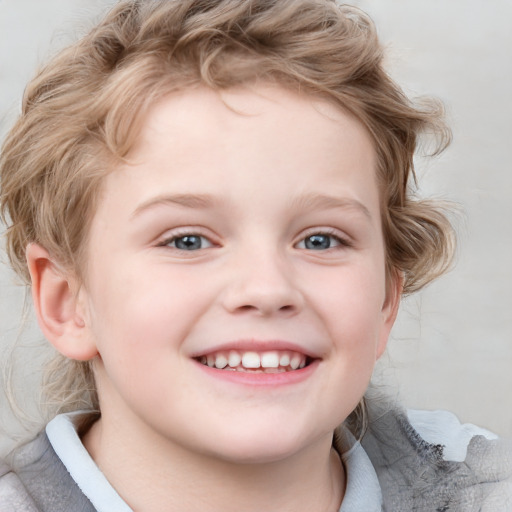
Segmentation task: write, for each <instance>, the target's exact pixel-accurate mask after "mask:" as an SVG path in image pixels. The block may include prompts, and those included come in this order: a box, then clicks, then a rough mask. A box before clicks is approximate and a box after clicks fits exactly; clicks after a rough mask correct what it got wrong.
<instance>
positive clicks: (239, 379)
mask: <svg viewBox="0 0 512 512" xmlns="http://www.w3.org/2000/svg"><path fill="white" fill-rule="evenodd" d="M196 364H197V365H198V366H199V368H200V369H201V370H202V371H204V372H205V373H206V374H207V375H209V376H211V377H214V378H216V379H221V380H224V381H228V382H233V383H235V384H241V385H246V386H286V385H291V384H297V383H299V382H303V381H305V380H306V379H308V378H309V377H310V376H311V375H312V374H313V372H314V371H315V370H316V369H317V367H318V364H319V360H318V359H317V360H315V361H313V362H312V363H310V364H309V365H308V366H305V367H304V368H301V369H300V370H291V371H287V372H281V373H263V372H262V373H256V372H239V371H230V370H219V369H217V368H210V367H209V366H206V365H204V364H202V363H199V362H196Z"/></svg>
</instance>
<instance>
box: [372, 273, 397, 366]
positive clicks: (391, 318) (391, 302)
mask: <svg viewBox="0 0 512 512" xmlns="http://www.w3.org/2000/svg"><path fill="white" fill-rule="evenodd" d="M403 286H404V276H403V274H402V273H401V272H398V271H395V272H392V273H391V274H390V276H389V278H388V283H387V284H386V299H385V301H384V304H383V306H382V312H381V314H382V326H381V331H380V338H379V343H378V345H377V359H379V358H380V357H381V356H382V354H383V353H384V350H386V346H387V344H388V339H389V334H390V332H391V329H392V327H393V325H394V323H395V320H396V316H397V315H398V308H399V306H400V299H401V298H402V290H403Z"/></svg>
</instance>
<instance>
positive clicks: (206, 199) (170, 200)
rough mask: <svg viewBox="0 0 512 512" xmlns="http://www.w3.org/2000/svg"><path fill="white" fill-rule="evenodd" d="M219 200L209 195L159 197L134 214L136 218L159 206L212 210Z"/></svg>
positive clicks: (142, 206)
mask: <svg viewBox="0 0 512 512" xmlns="http://www.w3.org/2000/svg"><path fill="white" fill-rule="evenodd" d="M217 202H218V200H216V199H215V198H214V197H213V196H210V195H208V194H173V195H162V196H157V197H153V198H151V199H149V200H148V201H145V202H144V203H142V204H140V205H139V206H138V207H137V208H136V209H135V210H134V212H133V213H132V215H131V217H132V218H133V217H136V216H138V215H140V214H141V213H143V212H145V211H147V210H151V209H153V208H155V207H157V206H165V205H169V206H176V205H177V206H184V207H186V208H211V207H212V206H214V205H215V204H216V203H217Z"/></svg>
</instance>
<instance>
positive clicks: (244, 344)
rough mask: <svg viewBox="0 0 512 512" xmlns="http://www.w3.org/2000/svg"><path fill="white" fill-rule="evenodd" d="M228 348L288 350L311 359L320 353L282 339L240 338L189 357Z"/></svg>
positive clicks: (255, 350) (267, 350) (225, 350)
mask: <svg viewBox="0 0 512 512" xmlns="http://www.w3.org/2000/svg"><path fill="white" fill-rule="evenodd" d="M230 350H238V351H240V352H249V351H251V352H270V351H272V350H289V351H291V352H298V353H299V354H304V355H306V356H307V357H310V358H311V359H319V358H320V355H319V354H318V353H317V352H315V351H314V350H311V349H310V348H306V347H304V346H303V345H300V344H297V343H294V342H291V341H284V340H266V341H263V340H256V339H241V340H236V341H229V342H225V343H220V344H218V345H213V346H211V347H208V348H203V349H201V350H197V351H195V352H193V353H192V354H191V355H190V356H191V357H193V358H194V357H201V356H206V355H208V354H213V353H216V352H229V351H230Z"/></svg>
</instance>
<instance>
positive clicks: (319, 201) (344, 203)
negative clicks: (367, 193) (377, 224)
mask: <svg viewBox="0 0 512 512" xmlns="http://www.w3.org/2000/svg"><path fill="white" fill-rule="evenodd" d="M292 206H293V207H295V208H298V209H301V210H316V209H318V208H343V209H350V210H355V211H358V212H360V213H362V214H363V215H364V216H365V217H367V218H368V219H370V220H371V219H372V215H371V213H370V210H368V208H367V207H366V206H365V205H364V204H363V203H361V202H360V201H358V200H357V199H352V198H349V197H337V196H330V195H326V194H311V195H304V196H300V197H298V198H296V199H295V200H293V201H292Z"/></svg>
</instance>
